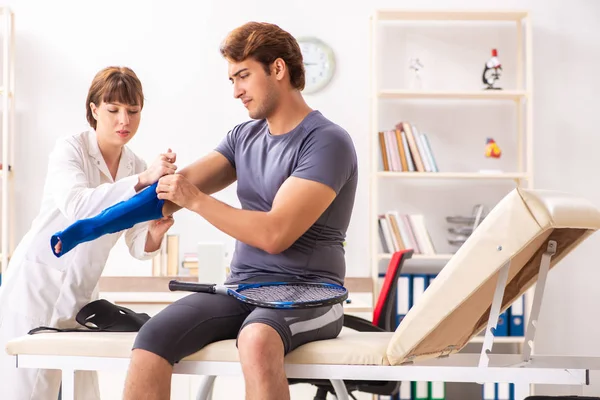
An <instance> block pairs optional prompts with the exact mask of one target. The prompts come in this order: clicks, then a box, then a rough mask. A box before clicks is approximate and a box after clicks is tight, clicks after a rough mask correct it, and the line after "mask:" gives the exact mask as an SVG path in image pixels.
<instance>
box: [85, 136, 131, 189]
mask: <svg viewBox="0 0 600 400" xmlns="http://www.w3.org/2000/svg"><path fill="white" fill-rule="evenodd" d="M88 151H89V155H90V157H91V158H92V160H93V164H94V165H95V166H96V167H97V168H98V169H99V170H100V172H102V173H103V174H104V175H105V176H106V177H107V178H108V179H109V180H110V181H111V182H112V181H113V179H112V176H111V175H110V171H109V170H108V166H107V165H106V161H104V157H102V153H101V152H100V147H98V139H97V138H96V132H95V131H90V132H89V134H88ZM133 162H134V159H133V153H132V152H131V151H130V150H129V149H128V148H127V147H126V146H124V147H123V150H122V151H121V159H120V160H119V168H118V169H117V176H116V179H115V180H117V181H118V180H119V179H121V178H125V177H127V176H130V175H131V174H132V172H133Z"/></svg>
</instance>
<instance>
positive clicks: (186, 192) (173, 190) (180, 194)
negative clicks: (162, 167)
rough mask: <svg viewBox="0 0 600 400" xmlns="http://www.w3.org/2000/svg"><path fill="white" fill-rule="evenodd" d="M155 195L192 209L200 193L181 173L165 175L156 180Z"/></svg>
mask: <svg viewBox="0 0 600 400" xmlns="http://www.w3.org/2000/svg"><path fill="white" fill-rule="evenodd" d="M156 193H157V197H158V198H159V199H163V200H168V201H170V202H171V203H174V204H177V205H178V206H179V207H182V208H187V209H192V206H193V204H194V202H195V201H196V200H197V198H198V196H199V195H200V194H202V192H200V190H199V189H198V188H197V187H196V186H195V185H193V184H192V183H191V182H190V181H189V180H188V179H187V178H186V177H184V176H183V175H181V174H173V175H165V176H163V177H162V178H160V179H159V180H158V185H157V187H156Z"/></svg>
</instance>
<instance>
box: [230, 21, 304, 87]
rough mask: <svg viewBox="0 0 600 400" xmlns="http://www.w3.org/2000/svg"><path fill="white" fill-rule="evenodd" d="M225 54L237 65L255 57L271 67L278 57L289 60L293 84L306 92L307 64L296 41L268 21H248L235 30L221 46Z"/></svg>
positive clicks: (288, 64)
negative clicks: (305, 67)
mask: <svg viewBox="0 0 600 400" xmlns="http://www.w3.org/2000/svg"><path fill="white" fill-rule="evenodd" d="M220 50H221V55H223V57H225V58H226V59H228V60H231V61H234V62H242V61H244V60H246V59H248V58H252V59H254V60H256V61H258V62H260V63H261V64H263V66H264V68H265V71H266V72H267V74H269V73H270V71H269V66H270V65H271V64H272V63H273V61H275V60H276V59H278V58H281V59H282V60H283V61H285V63H286V65H287V68H288V71H289V72H290V83H291V85H292V86H293V87H294V88H296V89H298V90H303V89H304V64H303V62H302V52H301V51H300V46H299V45H298V42H297V41H296V39H295V38H294V37H293V36H292V35H290V34H289V33H288V32H286V31H284V30H283V29H281V28H280V27H279V26H277V25H274V24H269V23H266V22H248V23H246V24H244V25H242V26H240V27H238V28H236V29H234V30H233V31H231V32H230V33H229V34H228V35H227V37H226V38H225V40H224V41H223V43H222V44H221V48H220Z"/></svg>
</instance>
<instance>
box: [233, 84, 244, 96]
mask: <svg viewBox="0 0 600 400" xmlns="http://www.w3.org/2000/svg"><path fill="white" fill-rule="evenodd" d="M243 94H244V90H243V89H242V88H241V87H240V85H238V84H237V83H235V84H234V85H233V97H234V98H236V99H239V98H240V97H242V95H243Z"/></svg>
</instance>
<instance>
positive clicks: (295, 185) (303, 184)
mask: <svg viewBox="0 0 600 400" xmlns="http://www.w3.org/2000/svg"><path fill="white" fill-rule="evenodd" d="M171 178H173V179H171ZM168 179H169V180H177V179H176V177H175V176H173V177H168ZM182 186H184V185H182ZM164 190H166V191H169V190H170V189H168V188H167V187H164ZM159 191H161V187H160V185H159ZM176 192H177V190H175V192H174V193H173V195H174V196H175V197H174V198H173V200H174V201H178V200H177V198H184V197H187V198H191V200H190V204H189V207H188V208H189V209H190V210H192V211H194V212H196V213H197V214H199V215H200V216H202V217H203V218H204V219H206V220H207V221H208V222H209V223H211V224H212V225H213V226H215V227H216V228H218V229H219V230H221V231H222V232H224V233H226V234H228V235H230V236H232V237H233V238H235V239H237V240H239V241H241V242H244V243H246V244H249V245H250V246H254V247H257V248H259V249H262V250H264V251H266V252H268V253H271V254H277V253H281V252H282V251H284V250H285V249H287V248H288V247H290V246H291V245H292V244H293V243H294V242H295V241H296V240H297V239H298V238H299V237H300V236H301V235H302V234H304V232H306V231H307V230H308V228H310V227H311V226H312V225H313V224H314V223H315V222H316V221H317V219H318V218H319V217H320V216H321V214H323V212H324V211H325V210H326V209H327V207H329V205H330V204H331V202H332V201H333V200H334V199H335V196H336V194H335V191H334V190H333V189H332V188H330V187H329V186H327V185H324V184H322V183H319V182H315V181H311V180H306V179H302V178H296V177H290V178H288V179H287V180H286V181H285V182H284V183H283V185H281V187H280V188H279V191H278V192H277V195H276V196H275V199H274V200H273V207H272V208H271V210H270V211H268V212H262V211H250V210H240V209H238V208H234V207H231V206H229V205H227V204H225V203H223V202H221V201H219V200H217V199H215V198H213V197H211V196H209V195H207V194H204V193H193V194H192V193H190V191H189V190H188V191H186V190H185V189H183V190H182V191H180V194H175V193H176ZM184 192H187V194H184Z"/></svg>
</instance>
